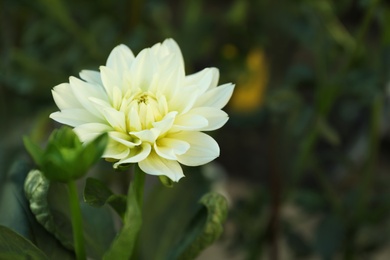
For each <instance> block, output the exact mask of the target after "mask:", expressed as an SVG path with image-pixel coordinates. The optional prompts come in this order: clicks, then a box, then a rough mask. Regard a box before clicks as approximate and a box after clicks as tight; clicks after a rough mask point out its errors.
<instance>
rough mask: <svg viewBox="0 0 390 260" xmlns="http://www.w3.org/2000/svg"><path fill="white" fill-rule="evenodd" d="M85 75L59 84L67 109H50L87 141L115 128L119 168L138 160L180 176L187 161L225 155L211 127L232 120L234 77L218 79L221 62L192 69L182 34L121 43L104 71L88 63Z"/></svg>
mask: <svg viewBox="0 0 390 260" xmlns="http://www.w3.org/2000/svg"><path fill="white" fill-rule="evenodd" d="M80 78H81V79H78V78H76V77H70V78H69V83H62V84H60V85H57V86H56V87H54V89H53V90H52V94H53V98H54V101H55V103H56V104H57V106H58V108H59V109H60V111H58V112H55V113H52V114H51V115H50V117H51V118H52V119H54V120H56V121H58V122H60V123H62V124H66V125H69V126H72V127H74V131H75V132H76V134H77V135H78V136H79V138H80V140H81V141H82V142H89V141H90V140H92V139H94V138H95V137H97V136H98V135H100V134H101V133H103V132H107V133H108V134H109V143H108V146H107V148H106V150H105V153H104V154H103V158H106V159H107V160H109V161H112V162H114V168H116V167H118V166H119V165H122V164H129V163H138V165H139V167H140V168H141V169H142V170H143V171H144V172H145V173H148V174H152V175H165V176H167V177H169V178H170V179H171V180H173V181H178V180H179V179H180V178H182V177H183V176H184V175H183V170H182V168H181V166H180V164H183V165H188V166H198V165H202V164H205V163H208V162H210V161H212V160H214V159H215V158H216V157H218V156H219V147H218V144H217V142H216V141H215V140H214V139H213V138H211V137H210V136H209V135H207V134H205V133H203V131H211V130H215V129H218V128H220V127H222V126H223V125H224V124H225V123H226V121H227V120H228V115H227V114H226V113H225V112H224V111H222V110H221V109H222V108H223V107H224V106H225V105H226V103H227V102H228V101H229V99H230V97H231V95H232V93H233V89H234V85H233V84H231V83H228V84H224V85H221V86H218V87H217V84H218V79H219V72H218V69H216V68H206V69H204V70H202V71H200V72H198V73H195V74H192V75H188V76H186V75H185V72H184V61H183V57H182V54H181V51H180V48H179V46H178V45H177V43H176V42H175V41H174V40H172V39H167V40H165V41H164V42H163V43H157V44H155V45H154V46H153V47H151V48H147V49H144V50H142V51H141V52H140V53H139V54H138V55H137V56H136V57H134V55H133V53H132V51H131V50H130V49H129V48H128V47H127V46H125V45H119V46H117V47H115V48H114V49H113V50H112V52H111V53H110V55H109V57H108V59H107V63H106V66H101V67H100V72H97V71H90V70H83V71H81V72H80ZM179 163H180V164H179Z"/></svg>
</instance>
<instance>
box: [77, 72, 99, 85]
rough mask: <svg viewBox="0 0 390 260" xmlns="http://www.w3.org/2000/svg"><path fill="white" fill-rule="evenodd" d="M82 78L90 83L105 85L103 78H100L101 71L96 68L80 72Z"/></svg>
mask: <svg viewBox="0 0 390 260" xmlns="http://www.w3.org/2000/svg"><path fill="white" fill-rule="evenodd" d="M79 75H80V78H82V79H83V80H85V81H86V82H88V83H92V84H96V85H100V86H103V82H102V79H101V78H100V73H99V72H98V71H94V70H82V71H81V72H80V73H79Z"/></svg>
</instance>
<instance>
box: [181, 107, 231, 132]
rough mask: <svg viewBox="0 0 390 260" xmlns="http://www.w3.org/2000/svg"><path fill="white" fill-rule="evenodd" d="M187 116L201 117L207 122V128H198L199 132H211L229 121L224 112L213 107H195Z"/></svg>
mask: <svg viewBox="0 0 390 260" xmlns="http://www.w3.org/2000/svg"><path fill="white" fill-rule="evenodd" d="M188 114H192V115H198V116H202V117H204V118H206V120H207V121H208V124H207V126H205V127H202V128H200V129H199V131H212V130H216V129H219V128H221V127H222V126H223V125H224V124H225V123H226V122H227V121H228V119H229V117H228V114H226V112H224V111H222V110H221V109H218V108H215V107H197V108H194V109H192V110H190V111H189V112H188ZM186 115H187V114H186Z"/></svg>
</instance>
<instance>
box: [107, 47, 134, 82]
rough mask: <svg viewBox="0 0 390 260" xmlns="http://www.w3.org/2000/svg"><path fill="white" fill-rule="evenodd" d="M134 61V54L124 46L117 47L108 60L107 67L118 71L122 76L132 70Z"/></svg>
mask: <svg viewBox="0 0 390 260" xmlns="http://www.w3.org/2000/svg"><path fill="white" fill-rule="evenodd" d="M133 60H134V54H133V52H132V51H131V50H130V49H129V47H127V46H126V45H124V44H121V45H118V46H116V47H115V48H114V49H113V50H112V51H111V53H110V55H109V56H108V59H107V63H106V65H107V67H109V68H111V69H113V70H115V71H117V72H119V73H120V75H122V74H123V73H126V71H128V70H129V69H130V66H131V63H132V62H133Z"/></svg>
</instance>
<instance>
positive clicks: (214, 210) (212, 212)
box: [167, 193, 228, 260]
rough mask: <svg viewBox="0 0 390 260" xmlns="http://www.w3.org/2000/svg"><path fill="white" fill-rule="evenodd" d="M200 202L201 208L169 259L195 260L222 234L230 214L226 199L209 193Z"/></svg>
mask: <svg viewBox="0 0 390 260" xmlns="http://www.w3.org/2000/svg"><path fill="white" fill-rule="evenodd" d="M199 202H200V203H201V204H202V206H201V208H200V209H199V210H198V212H197V213H196V214H195V216H194V217H193V218H192V220H191V222H190V223H189V225H188V226H187V229H186V232H184V234H183V237H182V239H181V240H180V242H179V243H178V244H177V245H176V246H175V247H174V250H173V251H172V252H171V254H170V256H169V257H168V258H167V259H180V260H187V259H188V260H189V259H195V258H196V256H197V255H199V253H200V252H202V251H203V250H204V249H205V248H207V247H208V246H210V245H211V244H212V243H214V242H215V241H216V240H217V239H218V238H219V237H220V235H221V234H222V232H223V224H224V222H225V220H226V217H227V212H228V205H227V201H226V199H225V198H224V197H223V196H222V195H220V194H218V193H207V194H205V195H204V196H203V197H202V198H201V199H200V201H199Z"/></svg>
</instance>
